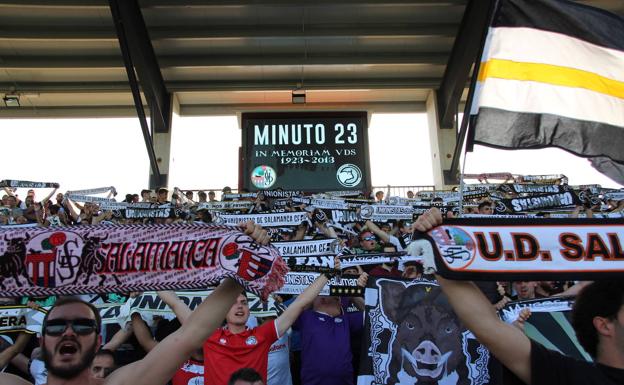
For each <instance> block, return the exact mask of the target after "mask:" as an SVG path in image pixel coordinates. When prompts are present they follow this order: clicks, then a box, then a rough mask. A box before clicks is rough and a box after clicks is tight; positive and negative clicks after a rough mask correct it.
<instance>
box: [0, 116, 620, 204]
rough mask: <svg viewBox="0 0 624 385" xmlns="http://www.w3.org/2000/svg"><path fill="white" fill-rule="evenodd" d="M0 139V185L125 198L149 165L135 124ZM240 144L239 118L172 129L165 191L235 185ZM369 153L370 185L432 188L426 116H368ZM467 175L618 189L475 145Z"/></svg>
mask: <svg viewBox="0 0 624 385" xmlns="http://www.w3.org/2000/svg"><path fill="white" fill-rule="evenodd" d="M0 138H2V143H3V149H2V151H0V164H2V167H1V169H0V179H21V180H31V181H37V182H58V183H60V184H61V189H60V191H61V192H64V191H67V190H78V189H86V188H96V187H104V186H111V185H114V186H115V187H116V188H117V191H118V192H119V193H121V194H122V197H123V195H124V194H126V193H138V192H140V190H141V189H143V188H146V187H147V185H148V173H149V161H148V157H147V152H146V150H145V144H144V142H143V137H142V135H141V129H140V126H139V122H138V120H137V119H136V118H98V119H0ZM240 143H241V132H240V130H239V128H238V121H237V118H236V116H215V117H181V118H179V120H176V125H175V126H174V127H173V129H172V143H171V164H170V170H169V175H170V176H169V187H180V188H181V189H183V190H184V189H219V190H220V189H221V188H222V187H223V186H226V185H229V186H232V187H236V185H237V183H238V179H237V173H238V165H237V162H238V147H239V146H240ZM369 152H370V164H371V178H372V182H373V185H374V186H385V185H388V184H390V185H393V186H397V185H401V186H419V185H433V172H432V167H431V150H430V146H429V132H428V129H427V118H426V114H423V113H419V114H416V113H414V114H373V116H372V119H371V122H370V127H369ZM464 172H465V173H484V172H511V173H513V174H533V175H535V174H565V175H566V176H568V178H569V181H570V184H595V183H597V184H601V185H602V186H604V187H621V186H619V185H618V184H616V183H615V182H613V181H611V180H610V179H608V178H607V177H605V176H603V175H602V174H600V173H598V172H597V171H595V170H594V169H593V168H592V167H591V165H590V164H589V162H588V161H587V160H585V159H583V158H579V157H576V156H574V155H571V154H569V153H567V152H565V151H563V150H559V149H555V148H552V149H544V150H515V151H502V150H495V149H491V148H487V147H482V146H476V147H475V151H474V152H473V153H469V154H468V155H467V158H466V167H465V171H464ZM18 193H19V191H18ZM23 194H24V195H25V191H23ZM42 194H43V192H42Z"/></svg>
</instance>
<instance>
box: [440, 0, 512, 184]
mask: <svg viewBox="0 0 624 385" xmlns="http://www.w3.org/2000/svg"><path fill="white" fill-rule="evenodd" d="M491 1H492V0H491ZM499 5H500V0H493V1H492V4H491V7H490V14H489V15H488V23H487V25H486V28H485V29H484V30H483V35H482V36H481V45H480V47H479V52H478V54H477V57H476V60H475V64H474V69H473V71H472V77H471V80H470V88H469V89H468V97H467V98H466V106H465V107H464V116H463V117H462V122H461V127H460V130H459V134H458V135H457V141H456V143H455V150H454V151H453V161H452V162H451V169H450V170H449V177H454V176H455V175H456V174H457V171H458V168H459V158H460V156H461V152H462V148H463V145H464V140H465V139H466V133H467V132H468V121H469V119H470V109H471V106H472V100H473V99H474V93H475V88H476V85H477V79H478V77H479V70H480V68H481V57H482V56H483V50H484V48H485V41H486V39H487V36H488V31H489V29H490V26H491V25H492V21H493V20H494V17H495V15H496V11H497V10H498V7H499ZM466 152H472V140H469V141H468V143H467V144H466ZM462 172H463V170H462Z"/></svg>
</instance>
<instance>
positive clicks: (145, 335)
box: [131, 313, 158, 353]
mask: <svg viewBox="0 0 624 385" xmlns="http://www.w3.org/2000/svg"><path fill="white" fill-rule="evenodd" d="M131 317H132V330H133V331H134V335H135V337H136V339H137V341H139V344H140V345H141V347H142V348H143V350H145V351H146V352H148V353H149V352H150V351H152V349H154V348H155V347H156V345H158V341H156V340H154V337H153V336H152V333H151V331H150V330H149V328H148V327H147V324H146V323H145V321H144V320H143V318H142V317H141V314H139V313H132V316H131Z"/></svg>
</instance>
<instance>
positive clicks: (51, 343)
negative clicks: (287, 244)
mask: <svg viewBox="0 0 624 385" xmlns="http://www.w3.org/2000/svg"><path fill="white" fill-rule="evenodd" d="M244 228H245V233H246V234H248V235H250V236H251V237H252V238H253V239H254V240H255V241H256V242H258V243H260V244H263V245H266V244H267V243H268V241H269V236H268V235H267V232H266V231H265V230H263V229H262V227H261V226H259V225H256V224H253V223H251V222H249V223H247V224H245V226H244ZM241 291H242V288H241V287H240V285H238V284H237V283H236V282H235V281H234V280H232V279H224V280H223V281H222V282H221V284H220V285H219V286H218V287H217V288H216V289H215V290H214V291H213V292H212V294H211V295H210V296H209V297H207V298H206V299H205V300H204V302H202V303H201V304H200V305H199V306H198V307H197V308H196V309H195V311H194V312H193V313H192V314H191V315H190V316H189V317H188V319H187V320H186V322H185V323H184V324H183V325H182V326H181V327H180V328H179V329H178V330H176V331H175V332H174V333H172V334H171V335H169V336H168V337H167V338H165V339H164V340H162V341H161V342H160V343H159V344H158V346H156V347H155V348H154V349H153V350H151V351H150V352H149V353H148V354H147V355H146V356H145V357H144V358H143V359H142V360H139V361H136V362H134V363H132V364H130V365H126V366H124V367H122V368H120V369H117V370H115V371H114V372H113V373H112V374H111V375H110V376H108V377H107V378H106V380H105V381H104V384H106V385H159V384H163V385H164V384H166V383H167V381H169V380H170V379H171V377H173V375H174V373H175V372H176V371H177V370H178V369H179V368H180V366H181V365H182V363H184V361H186V360H187V359H188V357H189V356H190V355H191V353H193V352H194V351H195V350H197V349H200V348H201V347H202V345H203V343H204V341H205V340H206V339H207V338H208V337H209V336H210V335H211V334H212V333H213V332H214V331H215V330H216V329H217V327H219V326H220V325H221V322H222V321H223V319H224V318H225V315H226V314H227V312H228V311H229V310H230V308H231V307H232V305H233V304H234V302H235V301H236V299H237V297H238V295H239V294H240V293H241ZM99 332H100V316H99V313H98V312H97V309H95V308H94V307H93V305H91V304H89V303H86V302H83V301H81V300H79V299H76V298H73V297H71V298H64V299H60V300H58V301H57V303H56V304H55V305H54V306H53V307H52V309H51V310H50V311H49V312H48V314H47V315H46V317H45V319H44V323H43V329H42V336H41V346H42V351H43V358H44V362H45V364H46V368H47V369H48V383H47V385H84V384H92V383H93V379H92V376H91V371H90V369H89V366H90V365H91V362H92V361H93V358H94V357H95V354H96V352H97V349H98V348H99V347H100V344H101V342H102V338H101V337H100V335H99ZM0 385H31V384H30V383H29V382H27V381H25V380H23V379H22V378H19V377H17V376H13V375H10V374H1V373H0Z"/></svg>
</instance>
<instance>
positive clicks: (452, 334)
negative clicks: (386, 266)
mask: <svg viewBox="0 0 624 385" xmlns="http://www.w3.org/2000/svg"><path fill="white" fill-rule="evenodd" d="M379 285H381V287H382V288H383V290H382V298H381V307H382V309H383V311H384V313H385V314H386V317H388V319H389V320H390V321H392V322H393V323H394V324H395V325H396V337H395V338H394V341H392V340H391V343H392V346H391V349H390V352H391V354H392V355H391V360H390V364H389V372H390V378H389V381H388V384H391V385H394V384H398V383H399V378H398V374H399V372H404V374H407V375H408V376H410V377H412V378H413V379H414V380H413V382H411V383H413V384H415V383H418V384H442V383H444V384H448V383H451V384H469V383H470V380H469V379H468V368H467V366H466V363H465V357H464V354H463V351H462V332H463V331H464V330H465V329H464V328H463V327H462V325H461V324H460V322H459V320H458V319H457V317H456V316H455V313H454V312H453V310H452V308H451V306H450V304H449V303H448V301H447V300H446V297H445V296H444V295H443V294H442V291H441V289H440V288H439V287H437V286H433V285H419V284H415V285H411V286H409V287H407V288H406V286H405V284H404V283H402V282H399V281H389V280H388V281H387V280H382V281H380V282H379ZM403 381H404V380H403ZM403 381H401V384H404V382H403Z"/></svg>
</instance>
